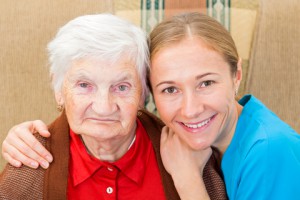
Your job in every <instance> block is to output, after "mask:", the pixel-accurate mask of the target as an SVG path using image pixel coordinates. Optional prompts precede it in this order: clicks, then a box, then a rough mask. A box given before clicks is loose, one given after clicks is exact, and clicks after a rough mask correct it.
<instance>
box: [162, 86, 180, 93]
mask: <svg viewBox="0 0 300 200" xmlns="http://www.w3.org/2000/svg"><path fill="white" fill-rule="evenodd" d="M163 92H164V93H168V94H174V93H176V92H177V89H176V88H175V87H168V88H166V89H164V90H163Z"/></svg>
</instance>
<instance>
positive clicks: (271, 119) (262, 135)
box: [234, 95, 300, 148]
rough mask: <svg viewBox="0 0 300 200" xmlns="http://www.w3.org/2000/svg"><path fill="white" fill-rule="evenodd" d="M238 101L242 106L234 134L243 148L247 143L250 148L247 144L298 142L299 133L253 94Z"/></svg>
mask: <svg viewBox="0 0 300 200" xmlns="http://www.w3.org/2000/svg"><path fill="white" fill-rule="evenodd" d="M240 102H241V103H242V105H243V106H244V108H243V111H242V113H241V115H240V117H239V119H238V123H237V127H236V131H235V135H237V136H236V137H237V138H236V140H238V141H239V142H240V146H241V147H243V148H245V147H247V144H248V148H251V146H249V145H254V144H259V143H263V142H265V144H266V145H267V144H268V145H276V146H277V145H282V143H291V142H293V141H296V142H297V141H298V142H299V140H300V135H299V134H297V133H296V132H295V131H294V130H293V129H292V128H291V127H290V126H289V125H288V124H286V123H285V122H284V121H282V120H281V119H280V118H279V117H278V116H277V115H276V114H275V113H273V112H272V111H271V110H270V109H268V108H267V107H266V106H265V105H264V104H263V103H262V102H260V101H259V100H258V99H256V98H255V97H254V96H251V95H248V96H245V97H244V98H243V99H241V100H240ZM234 137H235V136H234Z"/></svg>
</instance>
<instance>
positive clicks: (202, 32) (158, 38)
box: [149, 12, 239, 75]
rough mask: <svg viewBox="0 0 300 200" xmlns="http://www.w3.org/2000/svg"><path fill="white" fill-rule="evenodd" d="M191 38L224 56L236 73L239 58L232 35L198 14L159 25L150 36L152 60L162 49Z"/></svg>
mask: <svg viewBox="0 0 300 200" xmlns="http://www.w3.org/2000/svg"><path fill="white" fill-rule="evenodd" d="M191 36H192V37H198V38H199V39H201V40H202V41H203V42H205V44H206V45H207V46H208V47H210V48H212V49H213V50H215V51H217V52H219V53H220V54H221V55H223V56H224V59H225V61H226V62H228V63H229V65H230V70H231V73H232V74H233V75H234V74H235V73H236V71H237V63H238V59H239V57H238V53H237V49H236V46H235V44H234V41H233V39H232V37H231V35H230V33H229V32H228V31H227V30H226V29H225V28H224V27H223V26H222V25H221V24H220V23H219V22H218V21H216V20H215V19H213V18H211V17H209V16H207V15H204V14H201V13H196V12H192V13H184V14H180V15H176V16H174V17H172V18H170V19H167V20H165V21H163V22H162V23H160V24H158V25H157V26H156V27H155V28H154V29H153V31H152V32H151V34H150V41H149V45H150V58H153V56H154V55H155V54H156V53H157V52H158V51H159V50H160V49H162V48H164V47H167V46H169V45H172V44H174V43H178V42H180V41H182V40H183V39H185V38H186V37H191Z"/></svg>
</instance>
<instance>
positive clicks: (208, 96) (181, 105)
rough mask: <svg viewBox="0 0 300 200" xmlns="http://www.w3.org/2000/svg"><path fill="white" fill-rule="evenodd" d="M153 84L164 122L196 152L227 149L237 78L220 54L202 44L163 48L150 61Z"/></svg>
mask: <svg viewBox="0 0 300 200" xmlns="http://www.w3.org/2000/svg"><path fill="white" fill-rule="evenodd" d="M150 73H151V74H150V80H151V85H152V88H153V95H154V99H155V103H156V106H157V109H158V112H159V115H160V117H161V119H162V120H163V121H164V122H165V123H166V125H167V126H168V127H170V128H171V129H173V131H175V132H176V133H177V134H179V136H180V137H181V138H182V139H183V140H184V141H185V142H186V143H187V144H189V146H190V147H191V148H193V149H204V148H207V147H209V146H212V145H213V146H217V147H218V146H219V145H224V144H222V143H224V142H226V139H227V138H229V137H230V138H231V136H230V134H232V130H233V129H234V126H235V123H236V120H237V117H238V116H237V112H236V106H237V103H236V101H235V91H236V89H237V87H238V86H239V83H240V81H241V68H240V67H238V72H237V74H236V75H235V76H233V75H232V74H231V72H230V66H229V64H228V63H227V62H226V61H225V60H224V58H223V57H222V55H221V54H220V53H218V52H216V51H214V50H212V49H211V48H209V47H207V46H206V45H205V44H204V43H203V42H202V41H201V40H200V39H197V38H188V39H185V40H183V41H181V42H180V43H177V44H174V45H171V46H168V47H165V48H162V49H160V50H159V51H158V52H157V53H156V54H155V55H154V57H153V59H152V60H151V72H150Z"/></svg>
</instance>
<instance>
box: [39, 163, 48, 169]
mask: <svg viewBox="0 0 300 200" xmlns="http://www.w3.org/2000/svg"><path fill="white" fill-rule="evenodd" d="M41 165H42V167H43V168H44V169H47V168H48V167H49V163H48V162H46V161H43V162H42V163H41Z"/></svg>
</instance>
